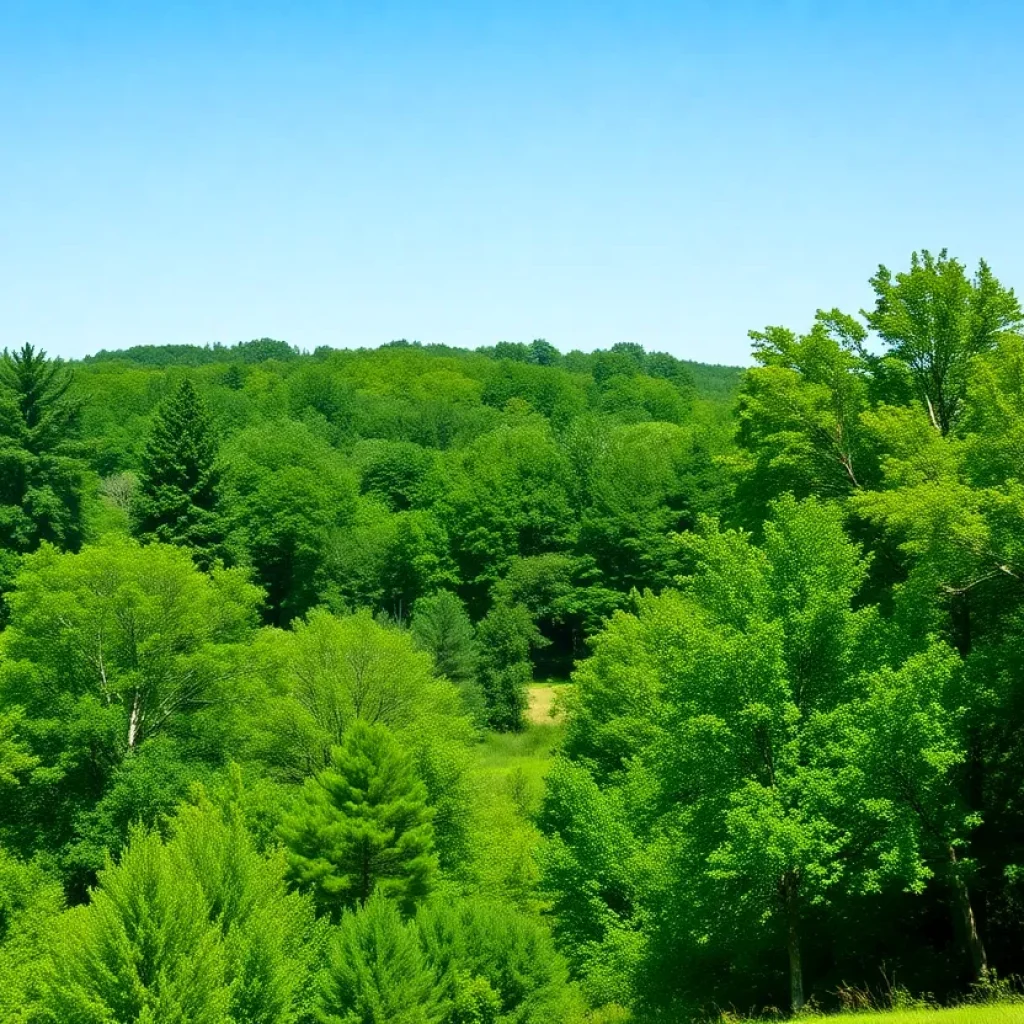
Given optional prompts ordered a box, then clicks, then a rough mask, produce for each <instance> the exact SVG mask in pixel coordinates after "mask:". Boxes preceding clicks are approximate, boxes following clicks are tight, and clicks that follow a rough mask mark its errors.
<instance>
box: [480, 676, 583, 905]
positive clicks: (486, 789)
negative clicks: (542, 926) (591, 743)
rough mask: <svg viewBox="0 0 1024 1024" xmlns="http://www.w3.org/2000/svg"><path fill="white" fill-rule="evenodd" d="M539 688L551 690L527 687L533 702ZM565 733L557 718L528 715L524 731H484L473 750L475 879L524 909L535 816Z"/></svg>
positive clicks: (532, 879) (532, 869)
mask: <svg viewBox="0 0 1024 1024" xmlns="http://www.w3.org/2000/svg"><path fill="white" fill-rule="evenodd" d="M537 691H540V692H542V693H543V692H544V691H546V692H547V693H551V692H553V688H552V687H550V686H548V687H545V686H543V685H541V686H536V687H531V698H533V700H534V702H536V698H534V697H533V694H534V693H535V692H537ZM564 731H565V730H564V727H563V725H562V724H561V722H560V721H557V720H554V719H552V718H551V717H550V716H548V715H546V714H542V715H538V716H537V717H536V718H533V717H532V716H531V720H530V722H529V724H528V725H527V727H526V728H525V729H524V730H523V731H522V732H517V733H488V734H487V735H486V736H485V737H484V739H483V741H482V742H481V743H480V745H479V746H478V747H477V750H476V756H477V770H476V771H475V772H474V777H475V779H476V785H477V792H476V801H475V805H476V812H475V814H476V820H477V829H478V850H479V852H478V857H477V868H476V872H477V875H478V882H479V883H480V884H482V885H483V886H484V887H485V889H486V890H487V891H489V892H491V893H493V894H495V895H497V894H501V895H504V896H505V897H506V898H508V899H510V900H512V901H513V902H515V903H518V904H520V905H521V906H524V907H526V906H531V905H533V904H534V903H535V902H536V899H537V896H536V892H535V890H534V885H535V883H536V880H537V864H536V861H535V859H534V850H535V849H536V847H537V843H538V842H539V841H540V833H539V832H538V830H537V826H536V825H535V824H534V816H535V815H536V813H537V811H538V810H539V808H540V802H541V799H542V797H543V795H544V776H545V774H546V773H547V770H548V768H549V767H550V765H551V761H552V758H553V757H554V753H555V751H556V750H557V749H558V747H559V745H560V744H561V742H562V736H563V734H564Z"/></svg>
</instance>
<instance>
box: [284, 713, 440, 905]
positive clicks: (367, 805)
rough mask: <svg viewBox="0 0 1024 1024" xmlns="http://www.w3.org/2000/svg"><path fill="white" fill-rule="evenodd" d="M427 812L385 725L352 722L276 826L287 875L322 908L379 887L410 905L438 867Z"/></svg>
mask: <svg viewBox="0 0 1024 1024" xmlns="http://www.w3.org/2000/svg"><path fill="white" fill-rule="evenodd" d="M432 816H433V815H432V813H431V810H430V808H429V807H428V806H427V794H426V789H425V788H424V786H423V783H422V782H420V781H419V779H417V777H416V774H415V771H414V770H413V765H412V761H411V759H410V758H409V756H408V755H407V754H406V753H405V752H404V751H403V750H402V749H401V747H399V745H398V744H397V742H396V741H395V740H394V739H393V737H392V736H391V734H390V732H389V731H388V730H387V728H385V727H384V726H381V725H369V724H367V723H365V722H361V721H359V722H355V723H354V724H353V725H352V726H351V727H350V729H349V730H348V733H347V735H346V736H345V739H344V741H343V742H342V744H341V746H339V747H336V748H335V749H334V751H333V754H332V759H331V766H330V768H327V769H325V770H324V771H322V772H320V773H319V774H318V775H317V776H315V777H314V778H312V779H309V780H307V782H306V784H305V785H304V786H303V789H302V793H301V796H300V798H299V799H298V801H297V802H296V805H295V808H294V810H293V811H292V813H291V814H290V815H289V816H288V818H287V819H286V820H285V822H284V824H283V825H282V828H281V836H282V839H283V840H284V843H285V845H286V846H287V848H288V850H289V867H290V870H291V874H292V877H293V878H294V879H295V881H296V882H297V883H298V884H299V885H300V886H302V887H303V888H307V889H309V890H311V891H312V893H313V896H314V899H315V900H316V903H317V905H318V907H319V908H320V909H321V910H322V911H324V912H327V913H331V914H334V915H338V914H339V913H340V912H341V911H342V910H343V909H345V908H349V907H353V906H357V905H358V906H362V905H364V904H365V903H366V901H367V900H368V899H369V898H370V897H371V895H373V893H374V892H375V891H378V890H379V891H380V892H382V893H383V894H384V895H386V896H389V897H394V898H395V899H396V900H398V902H399V903H400V904H401V905H402V907H403V908H404V909H405V910H406V911H409V910H411V909H412V907H413V906H414V905H415V903H416V900H417V899H419V898H421V897H422V896H424V895H426V893H427V892H428V891H429V889H430V885H431V882H432V878H433V875H434V873H435V870H436V856H435V854H434V830H433V826H432V824H431V818H432Z"/></svg>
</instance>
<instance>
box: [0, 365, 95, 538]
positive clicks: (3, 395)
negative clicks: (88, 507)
mask: <svg viewBox="0 0 1024 1024" xmlns="http://www.w3.org/2000/svg"><path fill="white" fill-rule="evenodd" d="M73 383H74V381H73V377H72V374H71V371H70V370H69V369H68V368H67V367H66V366H65V365H64V364H63V363H62V362H61V361H60V360H51V359H47V358H46V353H45V352H43V351H41V350H39V351H37V350H36V349H34V348H33V347H32V346H31V345H25V346H24V347H23V348H22V349H21V350H20V351H17V352H9V351H7V350H6V349H5V350H4V352H3V354H2V355H0V549H7V550H9V551H33V550H35V548H37V547H38V546H39V544H40V543H42V542H43V541H49V542H50V543H52V544H56V545H57V546H58V547H62V548H69V549H71V550H75V549H77V548H78V546H79V545H80V544H81V542H82V537H83V531H84V513H83V490H84V480H83V475H84V463H83V461H82V460H81V454H82V452H81V448H80V446H79V445H78V444H77V438H78V432H79V419H80V413H81V408H82V403H81V401H80V399H79V398H78V397H76V396H75V395H74V393H73V391H72V386H73Z"/></svg>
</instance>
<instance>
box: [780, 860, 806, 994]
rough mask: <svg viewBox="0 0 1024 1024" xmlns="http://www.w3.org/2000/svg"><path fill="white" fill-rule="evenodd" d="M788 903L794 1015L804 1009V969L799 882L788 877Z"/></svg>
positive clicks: (787, 926) (790, 971)
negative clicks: (801, 949) (801, 953)
mask: <svg viewBox="0 0 1024 1024" xmlns="http://www.w3.org/2000/svg"><path fill="white" fill-rule="evenodd" d="M782 885H783V892H784V894H785V901H786V946H787V949H788V951H789V1002H790V1008H791V1009H792V1011H793V1012H794V1013H798V1012H799V1011H800V1010H802V1009H803V1007H804V968H803V960H802V958H801V956H800V905H799V898H798V895H797V882H796V879H794V878H792V877H787V878H786V880H785V881H784V882H783V883H782Z"/></svg>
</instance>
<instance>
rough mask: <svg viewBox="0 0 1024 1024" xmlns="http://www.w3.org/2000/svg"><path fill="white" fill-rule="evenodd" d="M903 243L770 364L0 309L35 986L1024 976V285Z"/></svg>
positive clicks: (628, 989)
mask: <svg viewBox="0 0 1024 1024" xmlns="http://www.w3.org/2000/svg"><path fill="white" fill-rule="evenodd" d="M870 287H871V289H872V291H873V294H874V302H873V304H872V306H871V308H870V309H868V310H865V311H862V312H861V313H860V314H858V315H856V316H854V315H850V314H847V313H844V312H841V311H839V310H836V309H833V310H830V311H818V312H817V313H813V312H811V311H809V314H808V318H807V323H805V324H803V325H796V328H797V329H790V328H788V327H781V326H769V327H765V328H764V329H763V330H759V331H752V332H751V340H752V343H753V362H754V366H753V367H752V368H751V369H748V370H746V371H743V370H740V369H736V368H730V367H722V366H707V365H703V364H699V363H691V362H687V361H684V360H680V359H678V358H675V357H673V356H671V355H667V354H664V353H656V352H646V351H645V350H644V349H643V348H642V347H640V346H639V345H635V344H620V345H616V346H614V347H612V348H611V349H610V350H607V351H596V352H591V353H583V352H570V353H562V352H560V351H559V350H558V349H556V348H555V347H554V346H552V345H551V344H549V343H547V342H546V341H542V340H538V341H534V342H532V343H530V344H521V343H506V342H502V343H500V344H498V345H495V346H493V347H490V348H481V349H477V350H475V351H468V350H462V349H455V348H449V347H446V346H442V345H421V344H419V343H415V342H407V341H397V342H392V343H391V344H388V345H384V346H383V347H381V348H378V349H372V350H354V351H350V350H333V349H326V348H325V349H318V350H316V351H315V352H312V353H304V352H301V351H300V350H299V349H297V348H295V347H293V346H291V345H289V344H287V343H286V342H282V341H276V340H272V339H261V340H257V341H252V342H248V343H243V344H239V345H235V346H222V345H214V346H206V347H200V346H189V345H177V346H164V347H148V346H142V347H137V348H132V349H128V350H125V351H120V352H107V351H104V352H100V353H97V354H96V355H94V356H91V357H88V358H86V359H84V360H82V361H80V362H72V363H66V362H61V361H59V360H53V359H50V358H48V357H47V356H46V355H45V354H44V353H42V352H40V351H37V350H35V349H33V348H32V347H31V346H30V345H26V346H24V347H23V348H21V349H19V350H17V351H11V352H5V353H4V355H3V357H2V360H0V625H2V628H0V1021H3V1022H5V1024H6V1022H12V1024H13V1022H19V1024H30V1022H31V1024H41V1022H54V1024H56V1022H59V1024H115V1022H116V1024H135V1022H138V1024H186V1022H189V1024H191V1022H194V1024H229V1022H231V1024H314V1022H319V1024H341V1022H344V1024H385V1022H388V1024H498V1022H502V1024H561V1022H569V1024H572V1022H577V1024H585V1022H589V1024H624V1022H627V1021H633V1022H636V1024H643V1022H658V1021H679V1022H685V1021H696V1020H703V1019H717V1016H718V1014H720V1013H721V1011H723V1010H725V1009H730V1008H732V1009H737V1010H739V1011H742V1012H751V1013H757V1012H768V1011H771V1010H772V1008H776V1009H781V1010H782V1011H784V1012H789V1011H790V1010H796V1011H798V1010H801V1008H805V1007H808V1006H809V1007H818V1008H821V1009H835V1008H841V1007H843V1006H849V1005H855V1004H856V1001H857V999H858V998H862V997H863V998H866V994H867V993H870V992H871V991H873V990H874V991H882V990H883V989H884V990H886V991H889V992H892V991H893V989H894V986H899V988H900V991H903V990H904V989H905V990H906V991H908V992H912V993H930V994H931V995H932V996H933V997H934V998H935V999H937V1000H939V1001H952V1000H955V999H958V998H963V997H965V996H968V995H971V994H972V993H973V994H974V995H976V996H979V995H983V994H985V993H990V992H993V991H999V990H1000V989H1001V986H1003V985H1005V984H1006V982H1005V980H1004V979H1008V978H1012V977H1013V976H1014V975H1015V974H1017V973H1019V972H1024V478H1022V474H1021V466H1022V464H1024V313H1022V310H1021V307H1020V304H1019V302H1018V300H1017V298H1016V297H1015V295H1014V293H1013V291H1012V290H1010V289H1009V288H1008V287H1006V286H1004V285H1003V284H1001V283H1000V282H999V281H998V280H997V279H996V278H995V276H994V275H993V273H992V271H991V270H990V269H989V267H988V266H987V265H986V264H985V263H980V264H979V265H978V266H977V268H976V269H975V270H973V271H972V270H971V269H969V268H967V267H965V266H964V265H963V264H962V263H960V262H958V261H957V260H955V259H953V258H951V257H950V256H948V255H947V254H946V253H945V252H941V253H938V254H932V253H929V252H921V253H917V254H914V255H913V257H912V259H911V261H910V264H909V266H907V267H906V268H905V269H903V270H900V271H890V270H889V269H887V268H885V267H880V268H878V271H877V273H876V274H875V275H874V276H873V277H872V278H871V279H870ZM538 684H544V685H543V686H539V685H538ZM549 684H554V685H553V686H549ZM538 689H545V690H548V691H550V690H554V691H555V692H556V694H557V696H556V697H555V700H554V710H555V712H556V715H555V717H546V716H543V715H537V714H532V713H531V707H530V699H531V695H532V696H536V692H537V690H538ZM894 979H895V980H894Z"/></svg>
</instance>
